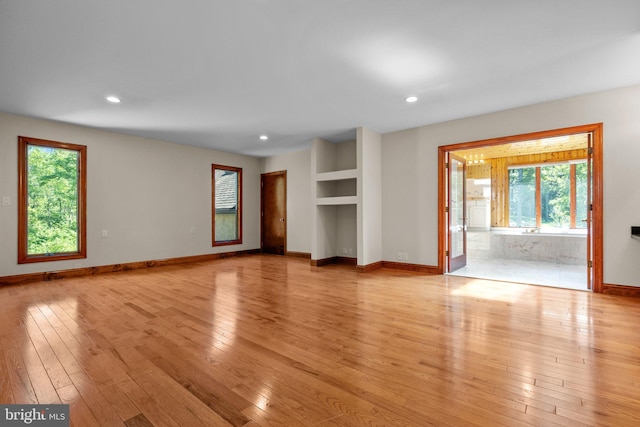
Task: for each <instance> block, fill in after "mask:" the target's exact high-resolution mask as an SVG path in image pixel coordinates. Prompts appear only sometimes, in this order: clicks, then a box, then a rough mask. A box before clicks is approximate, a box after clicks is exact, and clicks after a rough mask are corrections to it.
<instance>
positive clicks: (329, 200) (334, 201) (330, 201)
mask: <svg viewBox="0 0 640 427" xmlns="http://www.w3.org/2000/svg"><path fill="white" fill-rule="evenodd" d="M356 204H358V197H357V196H340V197H318V198H317V199H316V205H318V206H329V205H333V206H335V205H356Z"/></svg>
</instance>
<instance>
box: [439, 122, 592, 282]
mask: <svg viewBox="0 0 640 427" xmlns="http://www.w3.org/2000/svg"><path fill="white" fill-rule="evenodd" d="M601 156H602V125H601V124H595V125H587V126H578V127H573V128H565V129H559V130H553V131H544V132H536V133H531V134H525V135H517V136H511V137H504V138H497V139H491V140H483V141H474V142H468V143H462V144H453V145H449V146H443V147H439V161H440V165H439V169H440V192H439V198H440V205H439V206H440V215H439V253H440V259H439V263H438V264H439V268H441V271H442V272H443V273H447V274H454V275H462V276H467V277H478V278H486V279H493V280H505V281H511V282H521V283H531V284H540V285H547V286H559V287H566V288H571V289H581V290H593V291H595V292H600V290H601V287H602V258H601V254H602V217H601V212H602V186H601V182H602V157H601ZM461 181H462V183H463V184H462V185H461ZM452 185H453V187H452ZM462 191H463V192H464V198H461V197H460V193H461V192H462ZM461 239H463V240H461ZM461 248H462V249H463V250H464V254H461V253H460V252H461ZM454 252H455V254H454ZM454 256H455V257H456V258H454ZM462 256H464V260H465V262H464V263H463V264H461V263H460V262H452V261H454V260H455V259H458V260H459V259H461V258H462Z"/></svg>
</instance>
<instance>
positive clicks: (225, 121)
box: [0, 0, 640, 156]
mask: <svg viewBox="0 0 640 427" xmlns="http://www.w3.org/2000/svg"><path fill="white" fill-rule="evenodd" d="M639 83H640V1H639V0H563V1H559V0H536V1H524V0H520V1H515V0H482V1H480V0H455V1H453V0H321V1H311V0H307V1H304V0H242V1H240V0H225V1H222V0H179V1H178V0H173V1H171V0H106V1H105V0H56V1H51V0H0V111H5V112H9V113H16V114H22V115H27V116H33V117H41V118H47V119H52V120H58V121H62V122H68V123H76V124H80V125H86V126H92V127H97V128H103V129H108V130H113V131H116V132H121V133H126V134H133V135H141V136H147V137H151V138H156V139H161V140H166V141H173V142H178V143H183V144H191V145H196V146H201V147H209V148H214V149H219V150H224V151H231V152H237V153H243V154H248V155H253V156H266V155H270V154H275V153H279V152H284V151H290V150H293V149H298V148H302V147H306V146H308V143H309V141H310V140H311V138H313V137H323V138H326V139H329V140H334V141H340V140H344V139H345V138H353V137H354V135H355V133H354V132H353V129H354V128H355V127H358V126H366V127H369V128H371V129H372V130H375V131H378V132H383V133H384V132H390V131H394V130H399V129H406V128H411V127H415V126H421V125H425V124H430V123H436V122H441V121H446V120H451V119H456V118H461V117H467V116H471V115H477V114H482V113H487V112H492V111H498V110H502V109H506V108H511V107H517V106H522V105H528V104H534V103H538V102H542V101H547V100H552V99H557V98H563V97H567V96H572V95H578V94H582V93H588V92H594V91H599V90H604V89H609V88H614V87H621V86H627V85H632V84H639ZM111 94H114V95H118V96H120V97H121V98H122V103H121V104H118V105H113V104H108V103H107V102H106V101H105V100H104V97H105V96H106V95H111ZM407 95H417V96H418V97H419V98H420V99H419V101H418V102H416V103H415V104H407V103H406V102H404V98H405V97H406V96H407ZM260 134H268V135H269V140H268V141H266V142H265V141H260V140H259V139H258V136H259V135H260Z"/></svg>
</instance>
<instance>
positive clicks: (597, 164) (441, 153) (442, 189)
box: [438, 123, 604, 293]
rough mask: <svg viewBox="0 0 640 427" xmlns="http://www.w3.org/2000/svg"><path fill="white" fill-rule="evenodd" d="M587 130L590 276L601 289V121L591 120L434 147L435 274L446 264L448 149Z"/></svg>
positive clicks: (444, 268)
mask: <svg viewBox="0 0 640 427" xmlns="http://www.w3.org/2000/svg"><path fill="white" fill-rule="evenodd" d="M578 133H590V134H591V135H592V138H593V141H592V144H593V153H592V156H593V157H592V158H593V168H592V170H591V174H592V175H591V186H592V199H591V203H592V205H593V208H592V211H591V221H592V233H591V235H590V240H591V242H590V247H591V250H592V252H591V261H592V267H591V272H590V273H591V279H592V283H591V284H592V291H593V292H594V293H601V292H602V288H603V268H602V266H603V172H602V167H603V160H602V158H603V152H604V150H603V124H602V123H593V124H588V125H581V126H572V127H567V128H560V129H553V130H546V131H540V132H532V133H526V134H519V135H512V136H505V137H499V138H490V139H484V140H478V141H470V142H463V143H458V144H449V145H442V146H439V147H438V274H444V273H445V271H446V265H447V256H446V247H447V234H448V233H447V229H446V227H447V212H446V204H447V169H446V159H447V157H448V153H449V152H451V151H457V150H463V149H473V148H481V147H487V146H491V145H502V144H509V143H512V142H520V141H528V140H532V139H543V138H552V137H557V136H566V135H573V134H578Z"/></svg>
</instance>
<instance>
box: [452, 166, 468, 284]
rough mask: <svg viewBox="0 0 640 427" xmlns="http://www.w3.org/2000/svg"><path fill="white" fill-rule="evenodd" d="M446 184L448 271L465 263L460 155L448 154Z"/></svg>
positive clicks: (464, 206) (464, 205)
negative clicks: (447, 184) (447, 183)
mask: <svg viewBox="0 0 640 427" xmlns="http://www.w3.org/2000/svg"><path fill="white" fill-rule="evenodd" d="M448 172H449V177H448V178H449V179H448V181H449V186H448V189H447V190H448V195H449V198H448V203H449V204H448V205H447V207H448V212H449V215H448V225H449V241H448V248H449V250H448V255H449V256H448V258H449V272H450V273H451V272H453V271H456V270H458V269H459V268H462V267H464V266H465V265H467V203H466V201H467V196H466V194H465V192H466V178H467V176H466V162H465V160H464V159H463V158H461V157H456V156H454V155H452V154H449V165H448Z"/></svg>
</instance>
